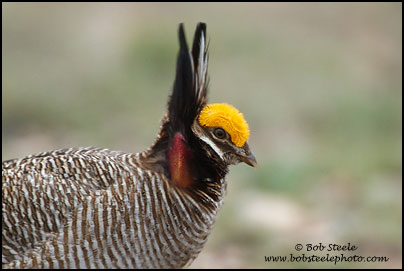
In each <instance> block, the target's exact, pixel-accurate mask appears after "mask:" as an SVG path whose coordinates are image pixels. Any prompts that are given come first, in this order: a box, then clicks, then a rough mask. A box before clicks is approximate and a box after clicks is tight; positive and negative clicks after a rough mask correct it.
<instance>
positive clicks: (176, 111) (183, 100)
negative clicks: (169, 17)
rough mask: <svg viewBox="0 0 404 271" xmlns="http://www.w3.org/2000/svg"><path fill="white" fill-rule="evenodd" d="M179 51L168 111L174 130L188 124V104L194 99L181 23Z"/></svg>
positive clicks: (190, 65)
mask: <svg viewBox="0 0 404 271" xmlns="http://www.w3.org/2000/svg"><path fill="white" fill-rule="evenodd" d="M178 37H179V41H180V51H179V53H178V58H177V72H176V77H175V82H174V88H173V93H172V95H171V98H170V101H169V106H168V111H169V118H170V122H171V125H172V128H173V130H174V131H179V130H182V129H183V128H184V126H188V125H190V123H192V121H193V120H192V121H191V120H190V113H191V112H190V111H191V110H190V106H192V103H193V102H192V101H193V99H194V97H193V96H194V93H193V72H192V60H191V56H190V54H189V51H188V45H187V41H186V39H185V33H184V27H183V24H180V28H179V33H178Z"/></svg>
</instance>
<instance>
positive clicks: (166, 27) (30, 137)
mask: <svg viewBox="0 0 404 271" xmlns="http://www.w3.org/2000/svg"><path fill="white" fill-rule="evenodd" d="M2 7H3V10H2V15H3V16H2V23H3V24H2V38H3V43H2V45H3V46H2V48H3V51H2V56H3V61H2V68H3V69H2V77H3V80H2V98H3V99H2V147H3V148H2V159H3V160H6V159H11V158H16V157H22V156H25V155H29V154H32V153H36V152H41V151H47V150H52V149H59V148H65V147H71V146H83V147H84V146H98V147H107V148H110V149H113V150H121V151H127V152H139V151H142V150H144V149H146V148H147V147H148V146H150V145H151V144H152V142H153V141H154V137H155V136H156V135H157V132H158V129H159V124H160V119H161V117H162V115H163V113H164V112H165V106H166V102H167V96H168V94H169V92H170V90H171V87H172V84H173V81H174V74H175V63H176V55H177V51H178V41H177V29H178V24H179V23H180V22H184V23H185V28H186V33H187V38H188V41H189V42H190V41H191V38H192V35H193V31H194V29H195V26H196V23H197V22H199V21H204V22H206V23H207V25H208V37H209V38H210V60H209V61H210V66H209V70H210V97H209V101H210V102H227V103H230V104H233V105H234V106H235V107H237V108H238V109H239V110H240V111H241V112H243V113H244V115H245V117H246V119H247V121H248V122H249V125H250V129H251V136H250V140H249V142H250V146H251V148H252V149H253V151H254V152H255V154H256V157H257V159H258V162H259V167H258V168H257V169H253V168H250V167H248V166H246V165H240V166H234V167H232V168H231V171H230V174H229V175H228V176H227V180H228V193H227V197H226V200H225V204H224V207H223V209H222V210H221V212H220V214H219V217H218V219H217V223H216V226H215V229H214V231H213V233H212V235H211V236H210V238H209V241H208V242H207V245H206V247H205V248H204V250H203V251H202V253H201V254H200V256H199V257H198V258H197V259H196V260H195V262H194V263H193V264H192V265H191V267H195V268H208V267H218V268H229V267H234V268H241V267H250V268H288V267H289V268H290V267H291V268H295V267H314V268H319V267H331V268H332V267H337V268H345V267H360V268H365V267H377V268H391V267H396V268H399V267H402V256H401V254H402V151H401V148H402V101H401V100H402V75H401V74H402V4H401V3H357V4H343V3H338V4H328V3H323V4H313V3H305V4H295V3H259V4H247V3H232V4H219V3H205V4H202V3H199V4H194V3H120V4H118V3H116V4H112V3H102V4H95V3H94V4H89V3H77V4H51V3H42V4H34V3H25V4H24V3H21V4H19V3H3V4H2ZM319 242H322V243H323V244H328V243H336V244H341V245H343V244H347V243H348V242H350V243H351V244H355V245H357V246H358V249H357V250H356V251H355V252H345V254H346V255H347V256H351V255H355V254H356V255H360V256H387V257H389V261H388V262H387V263H377V262H376V263H354V262H351V263H339V264H338V265H337V266H335V265H334V264H333V263H307V262H306V263H304V262H299V263H296V262H293V263H291V262H286V263H268V262H265V261H264V256H283V255H289V254H291V253H293V254H294V255H295V256H298V255H301V253H305V254H306V255H312V254H315V255H319V256H321V255H325V253H318V252H316V253H311V252H306V251H304V250H303V251H301V252H297V251H295V249H294V247H295V245H296V244H298V243H301V244H307V243H313V244H316V243H319ZM339 254H340V253H337V252H335V253H333V252H331V255H333V256H334V255H339Z"/></svg>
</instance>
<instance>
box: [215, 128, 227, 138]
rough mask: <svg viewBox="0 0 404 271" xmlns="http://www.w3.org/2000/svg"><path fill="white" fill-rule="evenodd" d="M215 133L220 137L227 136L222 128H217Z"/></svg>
mask: <svg viewBox="0 0 404 271" xmlns="http://www.w3.org/2000/svg"><path fill="white" fill-rule="evenodd" d="M214 134H215V136H216V137H217V138H219V139H224V138H225V137H226V132H225V131H224V130H223V129H222V128H216V129H215V131H214Z"/></svg>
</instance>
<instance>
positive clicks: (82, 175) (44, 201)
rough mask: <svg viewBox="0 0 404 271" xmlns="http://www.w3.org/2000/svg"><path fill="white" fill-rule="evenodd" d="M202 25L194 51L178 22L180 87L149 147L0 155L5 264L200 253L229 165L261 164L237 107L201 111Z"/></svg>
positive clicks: (68, 264) (187, 258)
mask: <svg viewBox="0 0 404 271" xmlns="http://www.w3.org/2000/svg"><path fill="white" fill-rule="evenodd" d="M205 33H206V25H205V24H203V23H200V24H198V26H197V29H196V31H195V38H194V42H193V47H192V50H191V51H188V47H187V44H186V41H185V34H184V31H183V28H182V25H181V26H180V31H179V38H180V52H179V55H178V61H177V74H176V79H175V82H174V87H173V93H172V95H171V96H170V98H169V103H168V112H167V114H165V115H164V117H163V120H162V124H161V129H160V132H159V135H158V137H157V139H156V141H155V142H154V144H153V145H152V146H151V147H150V148H149V149H148V150H146V151H144V152H141V153H138V154H132V153H124V152H116V151H111V150H107V149H100V148H94V147H89V148H70V149H63V150H56V151H50V152H43V153H39V154H36V155H30V156H27V157H25V158H21V159H14V160H9V161H4V162H3V163H2V184H3V189H2V208H3V217H2V222H3V223H2V234H3V235H2V267H3V268H178V267H183V266H185V265H187V264H189V263H191V262H192V260H193V259H195V258H196V256H197V255H198V254H199V252H200V251H201V250H202V248H203V245H204V244H205V242H206V241H207V238H208V236H209V234H210V232H211V230H212V227H213V225H214V222H215V219H216V216H217V212H218V211H219V209H220V207H221V206H222V204H223V197H224V194H225V191H226V181H225V178H224V177H225V175H226V174H227V172H228V166H229V165H231V164H237V163H239V162H245V163H247V164H249V165H252V166H255V165H256V160H255V157H254V156H253V154H252V153H251V151H250V149H249V146H248V144H247V142H246V141H247V139H248V134H249V130H248V126H246V125H247V124H246V122H245V120H244V118H243V116H242V115H240V114H239V112H238V111H237V110H236V111H232V110H230V109H231V108H230V109H229V107H228V106H224V107H223V106H219V107H215V106H212V107H211V108H210V110H216V111H214V112H213V113H212V112H211V111H209V110H208V111H209V112H210V113H209V115H204V114H205V113H203V112H208V111H206V110H205V111H203V110H204V109H206V108H207V107H208V106H207V105H206V94H207V81H208V80H207V48H206V43H205V35H206V34H205ZM230 107H231V106H230ZM215 108H216V109H215ZM223 109H225V111H226V112H227V113H226V114H225V112H224V111H223V112H221V111H220V110H223ZM229 112H233V113H229ZM229 114H230V115H229ZM221 116H222V117H223V119H224V120H222V121H220V120H216V121H215V120H214V119H212V118H220V117H221ZM201 117H202V119H205V121H204V122H202V121H201ZM223 123H226V124H225V125H221V124H223ZM240 127H241V128H240ZM240 129H241V130H240Z"/></svg>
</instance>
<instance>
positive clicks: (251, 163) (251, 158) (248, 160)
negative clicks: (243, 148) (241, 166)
mask: <svg viewBox="0 0 404 271" xmlns="http://www.w3.org/2000/svg"><path fill="white" fill-rule="evenodd" d="M240 159H241V161H243V162H244V163H246V164H247V165H249V166H252V167H257V166H258V163H257V159H256V158H255V155H254V154H253V153H252V152H251V153H250V155H248V156H240Z"/></svg>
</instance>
